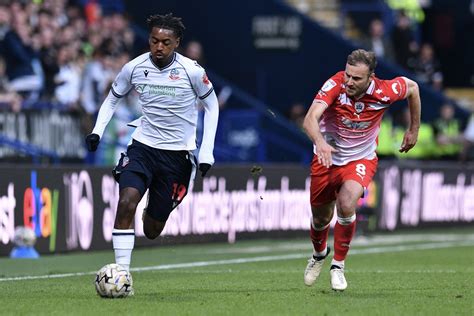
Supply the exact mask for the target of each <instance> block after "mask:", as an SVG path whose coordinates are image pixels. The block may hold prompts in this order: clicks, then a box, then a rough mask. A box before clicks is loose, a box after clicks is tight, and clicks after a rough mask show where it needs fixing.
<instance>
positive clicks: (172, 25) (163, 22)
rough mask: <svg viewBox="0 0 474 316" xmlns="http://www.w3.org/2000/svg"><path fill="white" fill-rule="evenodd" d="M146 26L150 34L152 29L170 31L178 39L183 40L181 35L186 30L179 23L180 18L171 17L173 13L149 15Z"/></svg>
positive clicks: (181, 23)
mask: <svg viewBox="0 0 474 316" xmlns="http://www.w3.org/2000/svg"><path fill="white" fill-rule="evenodd" d="M146 24H147V25H148V29H149V30H150V32H151V31H152V30H153V28H154V27H159V28H164V29H168V30H172V31H173V32H174V34H175V35H176V37H178V38H179V39H182V38H183V33H184V30H185V29H186V28H185V27H184V24H183V22H181V18H179V17H176V16H173V13H168V14H165V15H160V14H154V15H150V16H149V17H148V19H147V20H146Z"/></svg>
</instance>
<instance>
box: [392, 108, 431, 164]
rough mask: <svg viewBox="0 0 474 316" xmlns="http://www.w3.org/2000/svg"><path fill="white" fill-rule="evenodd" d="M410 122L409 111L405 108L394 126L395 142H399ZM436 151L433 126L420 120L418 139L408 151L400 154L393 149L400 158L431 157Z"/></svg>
mask: <svg viewBox="0 0 474 316" xmlns="http://www.w3.org/2000/svg"><path fill="white" fill-rule="evenodd" d="M409 124H410V112H409V111H408V109H405V110H404V111H402V112H401V113H399V120H398V124H397V125H396V126H395V127H394V135H395V142H396V143H397V144H399V143H400V142H401V141H402V140H403V135H404V134H405V132H406V130H407V128H408V126H409ZM435 151H436V143H435V139H434V133H433V128H432V127H431V125H430V124H427V123H424V122H420V129H419V130H418V141H417V143H416V146H415V147H413V148H412V150H410V151H409V152H407V153H405V154H401V153H400V152H398V151H395V154H396V155H397V157H398V158H400V159H432V158H433V157H434V153H435Z"/></svg>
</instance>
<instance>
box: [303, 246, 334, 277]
mask: <svg viewBox="0 0 474 316" xmlns="http://www.w3.org/2000/svg"><path fill="white" fill-rule="evenodd" d="M330 252H331V248H329V247H328V248H327V253H326V255H325V256H324V257H317V258H315V257H314V256H311V258H309V260H308V265H307V266H306V270H304V284H306V285H307V286H311V285H313V284H314V282H316V280H317V279H318V277H319V274H320V273H321V269H322V267H323V263H324V259H326V257H327V256H328V255H329V253H330Z"/></svg>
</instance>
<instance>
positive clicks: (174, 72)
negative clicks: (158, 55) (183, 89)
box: [169, 68, 180, 80]
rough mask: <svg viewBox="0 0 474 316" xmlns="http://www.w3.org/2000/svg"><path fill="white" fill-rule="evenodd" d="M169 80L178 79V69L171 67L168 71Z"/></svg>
mask: <svg viewBox="0 0 474 316" xmlns="http://www.w3.org/2000/svg"><path fill="white" fill-rule="evenodd" d="M169 78H170V79H171V80H178V79H179V78H180V77H179V70H178V69H176V68H173V69H171V71H170V77H169Z"/></svg>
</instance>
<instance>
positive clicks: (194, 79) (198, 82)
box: [191, 62, 214, 100]
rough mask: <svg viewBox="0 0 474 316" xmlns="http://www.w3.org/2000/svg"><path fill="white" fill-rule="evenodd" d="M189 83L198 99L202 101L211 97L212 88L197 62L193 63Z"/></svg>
mask: <svg viewBox="0 0 474 316" xmlns="http://www.w3.org/2000/svg"><path fill="white" fill-rule="evenodd" d="M191 83H192V85H193V88H194V91H196V94H197V95H198V97H199V99H201V100H203V99H205V98H207V97H208V96H209V95H211V93H212V91H214V88H213V86H212V83H211V81H210V80H209V78H208V77H207V74H206V71H205V70H204V68H202V67H201V66H200V65H199V64H198V63H197V62H195V63H194V67H193V71H192V73H191Z"/></svg>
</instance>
